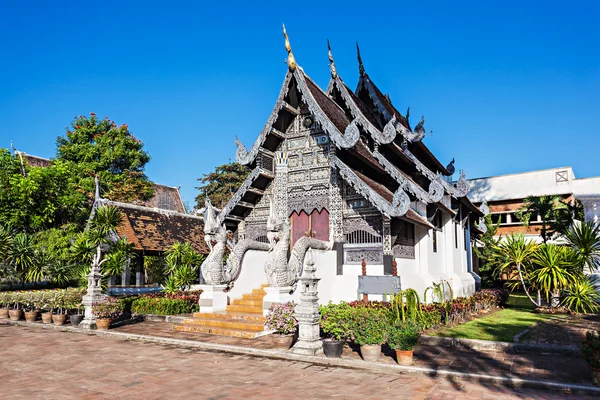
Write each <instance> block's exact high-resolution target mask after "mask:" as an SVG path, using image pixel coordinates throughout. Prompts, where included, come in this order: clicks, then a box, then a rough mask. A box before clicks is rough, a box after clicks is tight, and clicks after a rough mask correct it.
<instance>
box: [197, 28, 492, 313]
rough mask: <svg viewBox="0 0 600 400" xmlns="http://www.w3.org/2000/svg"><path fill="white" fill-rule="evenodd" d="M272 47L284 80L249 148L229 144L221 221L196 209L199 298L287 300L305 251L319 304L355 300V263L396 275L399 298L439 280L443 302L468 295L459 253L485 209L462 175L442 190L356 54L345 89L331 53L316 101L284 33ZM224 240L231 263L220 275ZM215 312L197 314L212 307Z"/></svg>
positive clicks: (412, 130) (415, 130)
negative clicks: (200, 230) (235, 165)
mask: <svg viewBox="0 0 600 400" xmlns="http://www.w3.org/2000/svg"><path fill="white" fill-rule="evenodd" d="M284 36H285V45H286V49H287V52H288V59H287V66H288V70H287V73H286V75H285V77H284V80H283V84H282V86H281V90H280V92H279V95H278V97H277V101H276V103H275V107H274V108H273V111H272V112H271V114H270V115H269V117H268V119H267V122H266V124H265V126H264V128H263V129H262V131H260V133H259V135H258V137H257V139H256V140H255V142H254V143H252V144H251V146H250V147H249V148H246V147H245V146H244V145H243V144H242V143H240V142H239V141H238V140H237V139H236V145H237V153H236V159H237V162H239V163H240V164H242V165H245V166H247V167H249V168H250V169H251V173H250V175H249V176H248V178H247V179H246V181H245V182H244V183H243V185H242V186H241V188H240V189H239V190H238V191H237V192H236V193H235V195H234V196H233V198H232V199H231V201H230V202H229V203H228V204H227V205H226V206H225V207H223V209H222V210H216V209H215V208H214V207H212V206H211V205H210V204H207V214H206V215H205V218H204V219H205V224H206V225H205V235H206V236H205V237H206V240H207V243H208V244H209V246H210V247H211V249H212V251H211V255H209V257H208V258H207V260H206V261H205V263H204V264H203V265H202V276H203V278H204V281H205V283H206V285H205V294H203V297H206V298H207V299H206V300H207V301H209V300H210V298H211V296H212V295H211V293H210V291H211V290H213V289H214V290H217V289H216V288H217V287H221V286H223V287H226V289H225V291H226V293H227V297H228V299H227V300H226V303H231V301H232V300H235V299H238V298H240V297H241V296H242V295H243V294H244V293H249V292H251V291H252V290H253V289H257V288H259V287H261V285H265V284H268V287H266V288H265V290H266V291H267V296H266V297H265V307H266V305H268V304H269V301H268V300H269V299H271V300H272V301H279V300H282V299H284V298H287V297H286V296H284V294H285V293H286V292H289V296H290V297H289V298H293V299H296V298H297V297H298V296H299V294H298V293H299V290H296V281H297V279H298V277H299V276H301V274H302V268H303V262H304V254H305V253H306V251H307V249H308V248H312V249H313V250H315V251H314V253H315V255H316V267H317V271H316V274H317V276H318V277H319V278H320V279H321V281H320V283H319V301H320V302H322V303H326V302H328V301H329V300H333V301H339V300H347V301H350V300H355V299H357V290H358V278H357V277H358V275H361V273H362V270H363V268H362V266H361V264H363V263H365V264H366V273H367V275H377V276H386V275H392V274H394V273H396V272H397V275H398V276H400V282H401V286H402V288H403V289H405V288H409V287H411V288H414V289H416V290H417V292H419V294H420V295H421V296H422V294H423V292H424V290H425V289H426V288H427V287H428V286H431V285H432V283H434V282H435V283H438V282H440V280H442V279H443V280H446V281H447V282H449V283H450V285H451V286H452V288H453V292H454V295H455V296H467V295H470V294H472V293H473V292H474V291H475V287H476V281H477V280H478V277H477V275H476V274H474V273H473V272H472V254H471V249H472V245H473V242H474V239H475V238H476V237H477V235H478V234H480V233H481V229H484V225H483V224H482V218H483V216H484V213H485V206H484V207H482V209H481V210H480V209H479V208H478V207H476V206H475V205H474V204H473V203H472V202H471V201H470V200H469V199H468V198H467V193H468V191H469V186H468V181H467V180H466V179H465V174H464V172H463V173H462V174H460V176H459V177H458V179H455V180H453V176H454V172H455V167H454V160H452V162H451V163H450V164H448V165H447V166H444V164H443V163H441V162H440V161H439V160H438V159H437V158H436V157H435V156H434V155H433V154H432V153H431V151H430V150H429V149H428V148H427V146H426V145H425V143H424V142H423V139H424V137H425V133H426V131H425V128H424V118H420V120H419V121H418V122H417V123H416V124H414V123H413V122H412V121H410V120H409V118H410V116H409V111H408V110H407V112H406V114H401V113H400V112H399V111H398V110H397V109H396V107H395V105H394V104H392V102H391V100H390V97H389V96H388V95H384V94H383V93H384V91H382V90H381V89H380V88H379V87H378V86H377V85H376V84H375V82H374V81H373V79H372V78H371V77H370V76H369V74H368V73H367V71H366V68H365V66H364V65H363V62H362V59H361V56H360V50H359V49H358V45H357V52H358V72H359V75H358V84H357V86H356V88H355V90H351V89H350V88H349V87H348V86H347V84H346V83H345V82H344V80H343V79H342V77H341V76H340V75H339V74H338V73H337V70H336V65H335V62H334V58H333V54H332V52H331V48H329V54H328V55H329V62H330V73H331V79H330V81H329V83H328V85H327V88H326V89H325V90H323V89H322V88H320V87H319V86H318V85H317V84H316V83H315V82H314V81H313V80H312V79H311V78H310V77H309V76H308V74H307V73H306V72H305V71H304V70H303V69H302V68H301V67H300V65H298V64H297V62H296V60H295V57H294V54H293V52H292V49H291V44H290V41H289V39H288V37H287V34H286V33H285V28H284ZM225 231H230V232H233V241H228V240H227V239H226V237H225V236H226V235H225ZM226 241H227V242H228V243H229V246H230V247H232V249H233V250H232V252H231V254H232V255H234V256H235V257H232V256H231V255H230V256H229V260H228V261H227V263H226V264H223V262H222V252H223V251H225V250H224V249H225V245H224V243H225V242H226ZM211 256H214V257H211ZM232 259H233V260H232ZM208 287H210V288H213V289H207V288H208ZM269 289H271V290H269ZM219 290H220V289H219ZM277 290H279V292H278V293H275V292H276V291H277ZM216 297H217V294H215V298H216ZM209 303H210V301H209ZM209 303H206V304H209ZM216 304H217V301H215V304H214V307H212V308H211V307H209V308H208V309H210V310H214V311H217V310H218V309H221V308H222V305H220V306H217V305H216ZM220 304H222V303H220ZM201 308H202V304H201ZM205 309H207V308H205Z"/></svg>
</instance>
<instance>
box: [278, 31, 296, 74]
mask: <svg viewBox="0 0 600 400" xmlns="http://www.w3.org/2000/svg"><path fill="white" fill-rule="evenodd" d="M282 25H283V37H284V38H285V49H286V50H287V52H288V58H287V65H288V68H289V69H290V72H294V71H295V70H296V67H297V66H298V64H296V59H295V58H294V53H292V46H291V45H290V39H289V38H288V34H287V32H286V30H285V24H282Z"/></svg>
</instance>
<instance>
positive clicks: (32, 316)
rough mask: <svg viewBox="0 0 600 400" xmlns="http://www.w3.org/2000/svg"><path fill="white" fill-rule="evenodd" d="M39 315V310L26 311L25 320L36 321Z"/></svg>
mask: <svg viewBox="0 0 600 400" xmlns="http://www.w3.org/2000/svg"><path fill="white" fill-rule="evenodd" d="M39 315H40V313H39V311H25V320H26V321H27V322H35V321H36V320H37V319H38V316H39Z"/></svg>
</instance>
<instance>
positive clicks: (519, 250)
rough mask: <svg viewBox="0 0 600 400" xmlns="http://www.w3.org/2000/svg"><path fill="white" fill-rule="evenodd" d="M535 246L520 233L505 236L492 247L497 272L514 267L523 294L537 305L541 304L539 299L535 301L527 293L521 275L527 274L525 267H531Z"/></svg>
mask: <svg viewBox="0 0 600 400" xmlns="http://www.w3.org/2000/svg"><path fill="white" fill-rule="evenodd" d="M537 247H538V245H537V244H536V243H535V242H534V241H532V240H525V237H524V236H523V235H522V234H516V235H515V234H513V235H510V236H507V237H506V239H505V240H504V241H501V242H500V243H498V244H497V245H496V246H495V247H494V263H495V264H496V265H498V270H499V272H506V271H507V270H508V271H511V270H512V269H513V268H514V267H516V268H517V273H518V274H519V280H520V281H521V285H522V286H523V290H524V291H525V294H526V295H527V297H528V298H529V300H530V301H531V302H532V303H533V304H534V305H535V306H537V307H539V306H540V305H541V304H539V300H538V302H536V301H535V300H533V298H532V297H531V296H530V295H529V290H528V288H527V285H526V284H525V279H524V277H523V276H524V275H526V274H527V268H531V260H532V257H533V255H534V254H535V252H536V250H537Z"/></svg>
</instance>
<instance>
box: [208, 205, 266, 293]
mask: <svg viewBox="0 0 600 400" xmlns="http://www.w3.org/2000/svg"><path fill="white" fill-rule="evenodd" d="M227 239H228V235H227V229H226V228H225V225H224V224H223V225H222V226H219V224H218V222H217V218H216V214H215V208H214V207H213V206H212V204H211V203H210V200H208V199H207V200H206V202H205V211H204V240H205V241H206V244H207V245H208V248H209V249H210V254H209V255H208V256H207V257H206V259H205V260H204V262H203V263H202V266H201V270H202V278H204V281H205V282H206V284H208V285H227V286H228V287H229V288H231V287H232V286H233V282H234V281H235V280H236V279H237V277H238V275H239V274H240V270H241V266H242V260H243V258H244V254H245V253H246V251H248V250H262V251H267V250H269V248H270V246H269V245H268V244H267V243H261V242H258V241H256V240H249V239H244V240H240V241H239V242H238V243H237V244H236V245H235V246H233V249H231V252H230V254H229V257H227V262H225V263H224V262H223V257H224V256H225V252H226V251H227Z"/></svg>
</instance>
